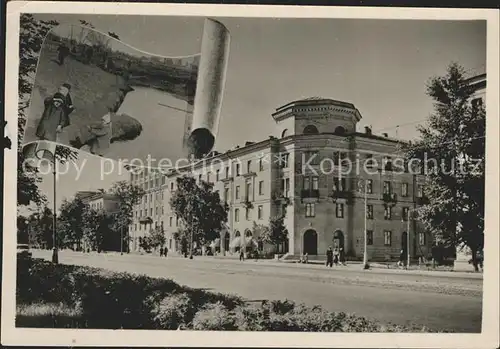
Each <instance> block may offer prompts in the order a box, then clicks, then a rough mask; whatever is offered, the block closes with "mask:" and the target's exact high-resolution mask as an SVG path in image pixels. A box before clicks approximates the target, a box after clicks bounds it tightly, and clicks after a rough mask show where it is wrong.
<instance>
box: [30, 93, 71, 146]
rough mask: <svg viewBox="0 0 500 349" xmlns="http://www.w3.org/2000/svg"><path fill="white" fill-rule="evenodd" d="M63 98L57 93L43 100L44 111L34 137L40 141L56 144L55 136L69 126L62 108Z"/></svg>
mask: <svg viewBox="0 0 500 349" xmlns="http://www.w3.org/2000/svg"><path fill="white" fill-rule="evenodd" d="M65 99H66V98H65V96H63V95H62V94H60V93H59V92H57V93H55V94H54V96H52V97H47V98H45V101H44V104H45V109H44V110H43V114H42V118H41V119H40V122H39V123H38V127H37V129H36V136H37V137H38V138H39V139H41V140H47V141H52V142H56V141H57V134H58V133H60V132H61V131H62V129H63V127H66V126H68V125H69V119H68V117H67V115H66V110H65V107H64V101H65Z"/></svg>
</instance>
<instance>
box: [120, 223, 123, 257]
mask: <svg viewBox="0 0 500 349" xmlns="http://www.w3.org/2000/svg"><path fill="white" fill-rule="evenodd" d="M120 255H123V225H122V224H120Z"/></svg>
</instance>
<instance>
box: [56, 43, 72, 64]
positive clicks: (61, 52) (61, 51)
mask: <svg viewBox="0 0 500 349" xmlns="http://www.w3.org/2000/svg"><path fill="white" fill-rule="evenodd" d="M68 55H69V48H68V47H67V46H66V45H65V44H64V43H61V44H60V45H59V47H58V48H57V60H58V63H59V65H63V64H64V59H65V58H66V57H67V56H68Z"/></svg>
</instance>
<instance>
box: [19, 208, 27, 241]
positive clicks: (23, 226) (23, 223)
mask: <svg viewBox="0 0 500 349" xmlns="http://www.w3.org/2000/svg"><path fill="white" fill-rule="evenodd" d="M17 243H19V244H26V243H29V220H28V217H26V216H23V215H19V216H17Z"/></svg>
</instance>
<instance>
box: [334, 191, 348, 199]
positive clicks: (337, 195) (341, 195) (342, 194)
mask: <svg viewBox="0 0 500 349" xmlns="http://www.w3.org/2000/svg"><path fill="white" fill-rule="evenodd" d="M330 197H332V198H334V199H350V198H351V197H352V193H351V191H349V190H333V191H332V193H331V195H330Z"/></svg>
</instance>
